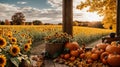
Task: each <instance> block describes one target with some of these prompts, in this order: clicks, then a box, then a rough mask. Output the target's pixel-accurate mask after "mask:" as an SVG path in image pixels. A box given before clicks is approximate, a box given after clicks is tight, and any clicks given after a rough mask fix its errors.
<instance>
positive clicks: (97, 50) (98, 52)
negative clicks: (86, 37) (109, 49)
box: [94, 49, 104, 56]
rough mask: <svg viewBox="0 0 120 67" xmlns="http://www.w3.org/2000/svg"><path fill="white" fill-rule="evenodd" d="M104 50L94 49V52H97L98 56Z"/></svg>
mask: <svg viewBox="0 0 120 67" xmlns="http://www.w3.org/2000/svg"><path fill="white" fill-rule="evenodd" d="M103 52H104V50H103V49H96V50H95V51H94V53H96V54H98V55H99V56H100V55H101V54H102V53H103Z"/></svg>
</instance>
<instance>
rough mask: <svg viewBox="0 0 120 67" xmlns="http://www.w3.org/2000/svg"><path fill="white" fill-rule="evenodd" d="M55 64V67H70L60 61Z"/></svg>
mask: <svg viewBox="0 0 120 67" xmlns="http://www.w3.org/2000/svg"><path fill="white" fill-rule="evenodd" d="M54 64H55V67H69V66H67V65H65V64H58V63H54Z"/></svg>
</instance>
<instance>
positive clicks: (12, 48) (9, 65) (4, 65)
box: [0, 29, 32, 67]
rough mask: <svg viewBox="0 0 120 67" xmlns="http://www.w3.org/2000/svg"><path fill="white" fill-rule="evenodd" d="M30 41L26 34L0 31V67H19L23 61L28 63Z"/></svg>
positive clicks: (6, 30) (5, 30) (8, 30)
mask: <svg viewBox="0 0 120 67" xmlns="http://www.w3.org/2000/svg"><path fill="white" fill-rule="evenodd" d="M31 44H32V39H31V37H30V36H28V34H27V33H26V32H24V31H23V32H19V31H11V30H10V29H0V67H14V66H15V67H19V64H20V63H21V62H22V61H23V60H25V61H27V62H28V63H30V60H29V58H28V57H29V53H30V50H31Z"/></svg>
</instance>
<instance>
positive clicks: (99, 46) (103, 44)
mask: <svg viewBox="0 0 120 67" xmlns="http://www.w3.org/2000/svg"><path fill="white" fill-rule="evenodd" d="M107 46H108V44H105V43H99V44H97V45H96V47H97V48H98V49H103V50H105V49H106V47H107Z"/></svg>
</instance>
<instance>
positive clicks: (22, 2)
mask: <svg viewBox="0 0 120 67" xmlns="http://www.w3.org/2000/svg"><path fill="white" fill-rule="evenodd" d="M17 4H27V2H22V1H21V2H17Z"/></svg>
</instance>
